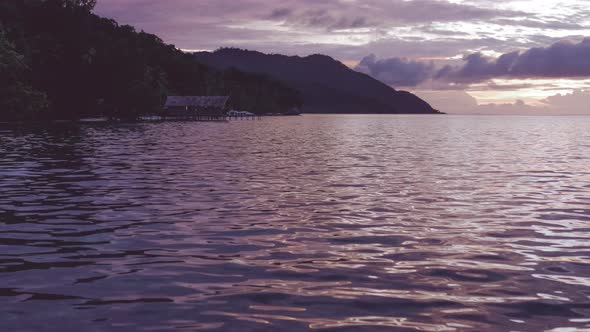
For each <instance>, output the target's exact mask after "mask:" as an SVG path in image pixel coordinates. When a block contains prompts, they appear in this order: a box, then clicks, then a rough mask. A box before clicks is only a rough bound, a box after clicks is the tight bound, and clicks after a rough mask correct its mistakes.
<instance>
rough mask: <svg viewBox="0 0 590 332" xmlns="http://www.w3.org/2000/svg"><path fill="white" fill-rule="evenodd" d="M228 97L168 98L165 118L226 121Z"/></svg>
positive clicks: (164, 113) (165, 106)
mask: <svg viewBox="0 0 590 332" xmlns="http://www.w3.org/2000/svg"><path fill="white" fill-rule="evenodd" d="M228 99H229V97H228V96H168V98H167V99H166V104H165V105H164V112H163V114H162V116H163V117H164V118H181V119H192V120H224V119H225V117H226V114H225V111H226V109H225V108H226V105H227V101H228Z"/></svg>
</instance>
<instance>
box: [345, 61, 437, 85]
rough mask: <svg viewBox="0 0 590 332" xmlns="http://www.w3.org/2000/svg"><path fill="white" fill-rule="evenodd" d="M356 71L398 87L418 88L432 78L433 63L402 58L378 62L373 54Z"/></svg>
mask: <svg viewBox="0 0 590 332" xmlns="http://www.w3.org/2000/svg"><path fill="white" fill-rule="evenodd" d="M355 70H357V71H360V72H362V73H365V74H368V75H371V76H373V77H374V78H376V79H378V80H380V81H382V82H384V83H387V84H389V85H392V86H396V87H399V86H401V87H408V86H416V85H418V84H420V83H423V82H424V81H426V80H428V79H429V78H430V77H432V75H433V73H434V70H435V69H434V63H433V62H429V63H427V62H420V61H411V60H407V59H402V58H390V59H384V60H378V59H377V57H376V56H375V55H374V54H371V55H369V56H367V57H365V58H364V59H362V60H361V62H360V63H359V64H358V65H357V66H356V68H355Z"/></svg>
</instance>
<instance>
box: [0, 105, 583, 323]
mask: <svg viewBox="0 0 590 332" xmlns="http://www.w3.org/2000/svg"><path fill="white" fill-rule="evenodd" d="M0 330H1V331H7V332H11V331H175V330H178V331H201V330H204V331H305V330H317V331H554V332H572V331H590V117H523V116H479V117H478V116H386V115H384V116H379V115H374V116H358V115H349V116H321V115H318V116H302V117H270V118H265V119H264V120H260V121H233V122H229V123H195V122H168V123H144V124H129V125H81V126H51V127H47V128H24V127H16V126H12V127H11V126H7V125H3V126H2V127H0Z"/></svg>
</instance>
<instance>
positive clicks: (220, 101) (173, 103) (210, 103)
mask: <svg viewBox="0 0 590 332" xmlns="http://www.w3.org/2000/svg"><path fill="white" fill-rule="evenodd" d="M228 99H229V97H228V96H168V99H166V105H165V107H186V106H189V107H202V108H224V107H225V104H226V103H227V100H228Z"/></svg>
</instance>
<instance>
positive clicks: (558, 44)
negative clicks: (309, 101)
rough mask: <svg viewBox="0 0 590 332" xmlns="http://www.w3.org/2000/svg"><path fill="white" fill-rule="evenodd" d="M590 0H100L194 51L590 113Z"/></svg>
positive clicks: (443, 97)
mask: <svg viewBox="0 0 590 332" xmlns="http://www.w3.org/2000/svg"><path fill="white" fill-rule="evenodd" d="M588 8H590V0H569V1H544V0H536V1H535V0H504V1H491V0H454V1H450V0H412V1H403V0H281V1H276V0H98V5H97V8H96V10H95V11H96V13H97V14H100V15H103V16H107V17H111V18H114V19H116V20H117V21H119V22H120V23H121V24H130V25H134V26H136V27H137V28H138V29H142V30H145V31H147V32H151V33H155V34H157V35H159V36H160V37H162V38H163V39H164V40H165V41H166V42H168V43H172V44H175V45H176V46H177V47H178V48H181V49H185V50H214V49H217V48H219V47H225V46H233V47H240V48H247V49H255V50H259V51H263V52H268V53H283V54H289V55H308V54H313V53H324V54H327V55H330V56H332V57H334V58H336V59H338V60H340V61H342V62H344V63H346V64H347V65H349V66H350V67H352V68H355V69H357V70H359V71H362V72H365V73H367V74H369V75H372V76H373V77H375V78H377V79H380V80H382V81H383V82H385V83H388V84H390V85H392V86H393V87H395V88H399V89H404V90H409V91H412V92H415V93H417V94H418V95H420V96H421V97H423V98H425V99H426V100H427V101H429V102H431V103H432V104H433V105H434V106H435V107H437V108H440V109H442V110H444V111H448V112H455V113H490V112H491V113H497V112H507V113H543V114H545V113H554V112H559V113H573V114H590V107H588V106H587V105H590V39H584V38H585V37H590V10H589V9H588Z"/></svg>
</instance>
